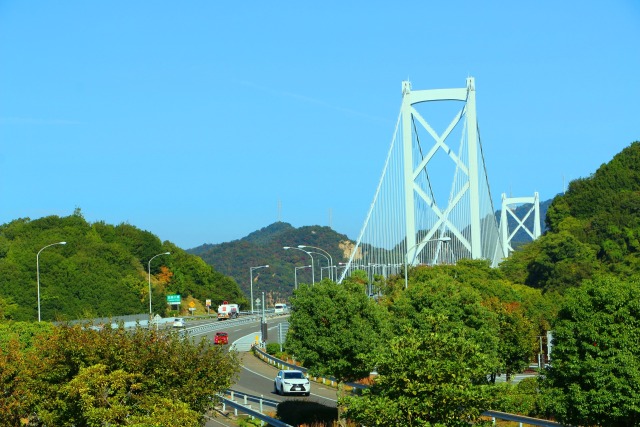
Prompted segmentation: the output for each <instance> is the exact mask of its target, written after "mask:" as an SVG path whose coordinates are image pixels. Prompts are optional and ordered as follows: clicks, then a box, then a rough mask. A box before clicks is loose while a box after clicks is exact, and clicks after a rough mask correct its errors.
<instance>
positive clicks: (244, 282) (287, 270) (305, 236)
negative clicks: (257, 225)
mask: <svg viewBox="0 0 640 427" xmlns="http://www.w3.org/2000/svg"><path fill="white" fill-rule="evenodd" d="M298 245H309V246H315V247H316V248H321V249H322V250H324V251H326V252H328V253H329V254H330V255H331V257H332V258H333V265H338V263H340V262H346V261H347V260H348V256H349V255H350V253H351V252H350V251H351V248H352V245H353V242H352V241H351V240H349V238H348V237H347V236H346V235H344V234H340V233H337V232H336V231H334V230H332V229H331V228H329V227H320V226H308V227H300V228H295V227H293V226H292V225H291V224H288V223H286V222H276V223H274V224H271V225H269V226H268V227H265V228H262V229H261V230H258V231H255V232H253V233H251V234H249V235H248V236H246V237H244V238H242V239H240V240H234V241H232V242H226V243H220V244H215V245H202V246H198V247H197V248H193V249H189V250H187V252H189V253H191V254H194V255H198V256H200V257H202V259H203V260H205V261H206V262H207V263H208V264H210V265H212V266H213V267H214V268H215V269H216V270H218V271H220V272H221V273H223V274H227V275H229V276H231V277H233V278H234V279H235V280H236V282H237V283H239V284H240V288H241V289H242V290H243V291H244V293H245V295H249V294H250V291H251V290H250V272H249V269H250V268H251V267H257V266H262V265H269V268H261V269H257V270H254V271H253V280H254V284H253V291H254V299H255V293H256V292H262V291H266V292H267V294H266V295H265V299H266V300H267V303H268V304H270V305H271V304H273V302H275V301H278V300H286V299H288V298H289V297H290V296H291V294H292V293H293V288H294V285H295V270H294V269H295V267H296V266H297V267H300V266H304V265H309V264H310V263H311V260H310V257H309V256H308V255H307V254H305V253H304V252H302V251H300V250H297V249H289V250H285V249H283V247H285V246H290V247H294V248H295V247H297V246H298ZM306 250H307V251H315V252H320V253H322V251H318V250H317V249H311V248H308V249H306ZM313 256H314V258H315V260H316V262H318V261H319V263H320V264H321V265H322V266H325V267H326V265H327V261H326V259H325V258H324V256H323V255H316V254H313ZM297 274H298V281H299V283H302V282H304V283H311V272H310V270H309V269H301V270H298V273H297ZM327 274H328V270H324V277H327ZM316 276H317V277H320V271H318V267H317V266H316Z"/></svg>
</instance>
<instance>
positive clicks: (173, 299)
mask: <svg viewBox="0 0 640 427" xmlns="http://www.w3.org/2000/svg"><path fill="white" fill-rule="evenodd" d="M167 304H180V295H167Z"/></svg>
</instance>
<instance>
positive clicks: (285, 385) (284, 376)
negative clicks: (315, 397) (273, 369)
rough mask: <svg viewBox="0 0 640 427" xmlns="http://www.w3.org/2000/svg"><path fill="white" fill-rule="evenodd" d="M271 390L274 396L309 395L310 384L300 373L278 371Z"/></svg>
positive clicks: (302, 373)
mask: <svg viewBox="0 0 640 427" xmlns="http://www.w3.org/2000/svg"><path fill="white" fill-rule="evenodd" d="M273 388H274V390H275V392H276V394H281V395H283V396H284V395H285V394H289V393H290V394H294V393H295V394H302V395H305V396H309V394H311V382H310V381H309V378H307V376H306V375H305V374H304V372H302V371H296V370H291V371H279V372H278V375H276V378H275V380H274V381H273Z"/></svg>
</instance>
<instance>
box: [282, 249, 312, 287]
mask: <svg viewBox="0 0 640 427" xmlns="http://www.w3.org/2000/svg"><path fill="white" fill-rule="evenodd" d="M282 249H284V250H288V249H296V250H298V251H302V252H304V253H305V254H307V255H309V256H310V257H311V284H313V285H315V284H316V273H315V267H314V264H315V263H314V262H313V255H311V252H307V251H305V250H304V249H300V248H294V247H293V246H283V248H282Z"/></svg>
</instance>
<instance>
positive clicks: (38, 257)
mask: <svg viewBox="0 0 640 427" xmlns="http://www.w3.org/2000/svg"><path fill="white" fill-rule="evenodd" d="M66 244H67V242H56V243H52V244H50V245H47V246H45V247H44V248H42V249H40V250H39V251H38V253H37V254H36V280H37V281H38V322H39V321H40V252H42V251H44V250H45V249H47V248H48V247H49V246H53V245H66Z"/></svg>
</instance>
